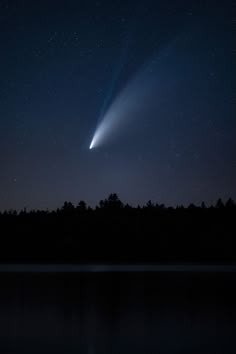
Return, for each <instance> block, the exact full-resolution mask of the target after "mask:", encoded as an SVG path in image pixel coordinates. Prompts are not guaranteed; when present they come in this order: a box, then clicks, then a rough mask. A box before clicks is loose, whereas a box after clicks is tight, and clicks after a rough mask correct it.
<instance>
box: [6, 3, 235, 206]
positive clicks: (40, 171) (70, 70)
mask: <svg viewBox="0 0 236 354" xmlns="http://www.w3.org/2000/svg"><path fill="white" fill-rule="evenodd" d="M233 2H234V1H227V0H225V1H222V0H220V1H216V0H214V1H211V0H205V1H202V0H196V1H191V0H186V1H184V0H178V1H176V0H173V1H170V0H165V1H158V0H153V1H151V0H150V1H149V0H145V1H138V0H135V1H131V0H123V1H122V0H120V1H115V0H112V1H111V0H109V1H106V0H97V1H93V0H84V1H79V0H77V1H76V0H74V1H71V0H66V1H62V0H61V1H60V0H57V1H56V0H51V1H46V0H45V1H32V0H29V1H27V0H21V1H17V0H12V1H10V0H9V1H7V0H5V1H4V0H2V1H0V54H1V55H0V210H3V209H10V208H16V209H22V208H24V207H27V208H28V209H31V208H40V209H41V208H43V209H45V208H49V209H51V208H56V207H60V206H61V205H62V204H63V202H64V201H65V200H70V201H71V202H73V203H75V204H77V202H79V201H80V200H85V201H86V202H87V203H88V204H89V205H91V206H94V205H95V204H97V203H98V202H99V200H100V199H104V198H105V197H107V196H108V195H109V194H110V193H117V194H118V195H119V197H120V198H121V199H122V200H123V201H124V202H128V203H130V204H132V205H137V204H138V203H140V204H144V203H146V202H147V201H148V200H149V199H151V200H152V201H154V202H158V203H165V204H167V205H176V204H184V205H188V204H189V203H190V202H194V203H196V204H199V203H200V202H201V201H202V200H205V202H206V204H208V205H209V204H211V203H214V204H215V202H216V200H217V199H218V198H219V197H221V198H222V199H223V200H226V199H227V198H229V197H232V198H233V199H236V119H235V106H234V102H235V68H234V67H235V66H234V59H235V58H234V56H233V50H234V43H233V37H234V33H233V5H232V3H233ZM101 131H102V134H101ZM96 132H98V133H97V135H99V134H100V136H99V139H97V146H94V147H93V149H91V150H90V149H89V146H90V144H91V142H92V139H93V137H94V136H95V134H96Z"/></svg>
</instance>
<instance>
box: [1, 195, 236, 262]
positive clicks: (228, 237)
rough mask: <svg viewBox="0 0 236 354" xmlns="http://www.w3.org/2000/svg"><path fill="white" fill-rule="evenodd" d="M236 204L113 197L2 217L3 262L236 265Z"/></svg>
mask: <svg viewBox="0 0 236 354" xmlns="http://www.w3.org/2000/svg"><path fill="white" fill-rule="evenodd" d="M235 220H236V204H235V202H234V201H233V200H232V199H229V200H228V201H227V202H223V201H222V200H221V199H219V200H218V201H217V202H216V204H215V205H214V206H210V207H206V205H205V203H204V202H203V203H202V204H201V206H195V205H194V204H190V205H189V206H188V207H183V206H181V205H180V206H177V207H175V208H173V207H166V206H165V205H163V204H155V203H153V202H151V201H149V202H148V203H147V204H146V205H144V206H137V207H131V206H130V205H128V204H124V203H123V202H122V201H121V200H120V199H119V197H118V196H117V194H110V195H109V197H108V198H107V199H104V200H101V201H100V202H99V205H98V206H96V207H95V208H91V207H89V206H87V204H86V203H85V202H84V201H80V202H79V203H78V205H76V206H75V205H73V204H72V203H71V202H65V203H64V205H63V206H62V207H61V208H58V209H57V210H54V211H48V210H46V211H45V210H43V211H42V210H31V211H27V210H22V211H20V212H17V211H14V210H10V211H5V212H2V213H0V232H1V241H0V242H1V243H0V261H1V262H24V263H25V262H30V263H31V262H70V263H99V262H103V263H104V262H107V263H121V262H125V263H129V262H132V263H134V262H147V263H153V262H168V263H170V262H234V261H236V253H235V244H236V243H235V238H236V232H235V231H236V223H235Z"/></svg>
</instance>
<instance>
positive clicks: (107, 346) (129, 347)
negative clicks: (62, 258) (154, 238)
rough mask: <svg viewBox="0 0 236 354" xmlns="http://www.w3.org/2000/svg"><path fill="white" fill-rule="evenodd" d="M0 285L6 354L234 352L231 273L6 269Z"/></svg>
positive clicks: (235, 282) (235, 280)
mask: <svg viewBox="0 0 236 354" xmlns="http://www.w3.org/2000/svg"><path fill="white" fill-rule="evenodd" d="M5 270H6V269H5ZM8 270H9V269H8ZM21 270H22V269H21ZM24 270H25V269H24ZM90 270H91V269H90ZM0 282H1V283H0V284H1V285H0V288H1V291H0V352H1V353H3V354H6V353H11V354H14V353H17V354H18V353H24V354H27V353H29V354H33V353H34V354H36V353H40V354H45V353H48V354H49V353H50V354H52V353H71V354H74V353H76V354H78V353H81V354H85V353H86V354H87V353H88V354H91V353H93V354H95V353H99V354H112V353H117V354H118V353H120V354H121V353H122V354H126V353H127V354H130V353H137V354H148V353H159V354H162V353H163V354H164V353H165V354H169V353H171V354H172V353H176V354H177V353H181V354H183V353H186V354H187V353H188V354H189V353H195V354H204V353H207V354H209V353H214V354H217V353H222V354H223V353H224V354H229V353H234V354H235V353H236V335H235V334H236V273H235V272H234V271H219V269H218V271H214V269H209V271H207V269H205V270H203V269H201V271H200V270H199V271H198V270H196V271H192V270H190V271H187V270H186V271H185V270H184V269H179V270H178V269H176V271H175V269H174V268H173V267H172V268H169V269H167V270H166V271H160V269H159V271H158V269H156V270H154V269H153V270H152V271H151V269H149V270H148V269H146V271H141V270H140V269H138V270H137V271H134V269H133V268H130V269H129V268H127V269H126V271H124V269H123V271H121V269H116V271H115V270H114V269H110V271H108V272H106V271H103V270H102V269H100V270H99V271H98V269H97V271H76V270H75V269H74V271H73V272H68V271H67V272H63V271H62V269H61V270H60V271H59V272H55V271H51V272H50V273H48V272H46V270H45V269H44V271H42V269H41V272H39V271H32V272H28V273H27V272H24V271H21V272H18V273H16V272H14V271H8V272H7V271H3V269H2V270H1V273H0Z"/></svg>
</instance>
